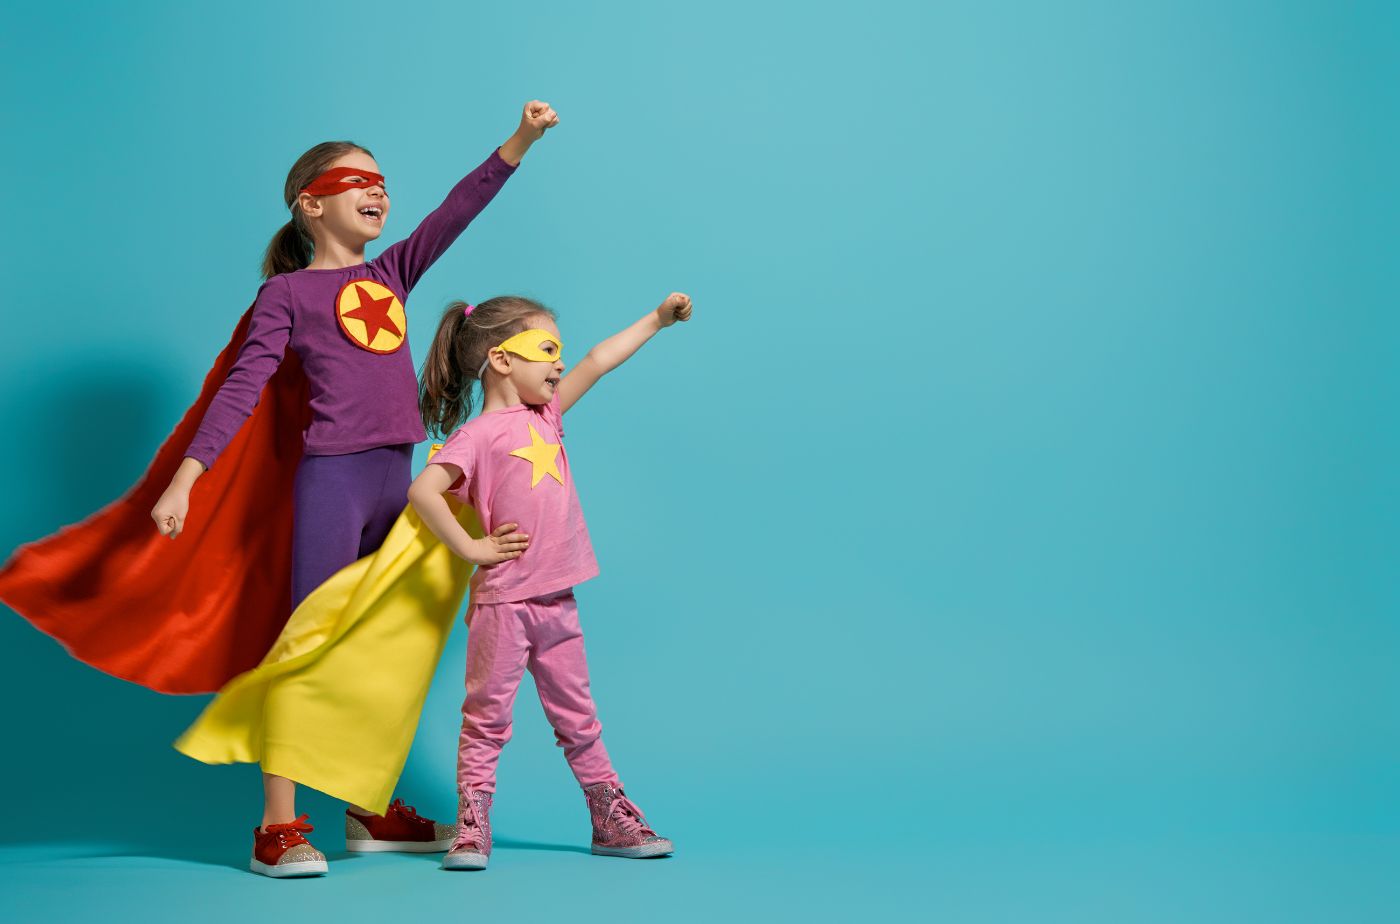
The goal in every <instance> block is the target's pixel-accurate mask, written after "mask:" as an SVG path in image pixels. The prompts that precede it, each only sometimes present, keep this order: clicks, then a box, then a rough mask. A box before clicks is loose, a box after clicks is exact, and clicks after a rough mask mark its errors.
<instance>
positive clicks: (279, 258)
mask: <svg viewBox="0 0 1400 924" xmlns="http://www.w3.org/2000/svg"><path fill="white" fill-rule="evenodd" d="M298 224H299V223H298V221H297V220H296V219H295V218H293V219H292V220H291V221H289V222H287V223H286V224H285V225H283V226H282V227H280V228H278V229H277V233H276V234H274V235H273V236H272V242H271V243H270V244H268V245H267V252H266V253H264V254H263V262H262V274H263V278H264V279H271V278H272V277H273V276H277V275H279V274H281V273H294V272H296V271H297V270H299V269H305V268H306V267H308V266H310V265H311V257H312V253H313V251H312V247H311V241H309V240H308V239H307V237H306V235H305V234H304V233H302V230H301V228H300V227H298Z"/></svg>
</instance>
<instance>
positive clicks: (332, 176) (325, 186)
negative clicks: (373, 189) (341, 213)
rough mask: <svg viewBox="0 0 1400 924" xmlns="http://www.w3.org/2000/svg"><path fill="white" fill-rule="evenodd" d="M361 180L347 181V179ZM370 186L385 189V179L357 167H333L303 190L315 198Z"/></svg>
mask: <svg viewBox="0 0 1400 924" xmlns="http://www.w3.org/2000/svg"><path fill="white" fill-rule="evenodd" d="M352 176H353V177H358V178H359V179H354V180H351V179H347V177H352ZM370 186H378V187H380V188H383V187H384V177H382V176H380V175H379V174H377V173H370V172H369V171H368V170H359V169H356V168H355V167H332V168H331V169H329V170H327V171H326V172H325V173H323V174H321V175H320V176H318V177H316V179H314V180H312V181H311V182H310V183H307V184H306V186H304V187H303V188H302V190H301V191H302V192H304V193H309V194H310V195H313V196H334V195H335V194H336V193H343V192H345V191H346V190H347V189H365V188H367V187H370Z"/></svg>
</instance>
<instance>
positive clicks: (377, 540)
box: [359, 443, 413, 558]
mask: <svg viewBox="0 0 1400 924" xmlns="http://www.w3.org/2000/svg"><path fill="white" fill-rule="evenodd" d="M372 452H373V453H374V464H375V466H376V467H377V469H378V470H377V471H375V470H372V471H371V472H369V474H370V476H371V477H373V478H376V479H378V480H377V481H375V482H374V484H373V485H366V486H365V487H366V488H374V487H377V489H378V494H377V496H376V497H375V499H374V503H373V505H372V508H371V510H370V513H369V516H368V518H367V519H366V521H365V526H364V530H363V531H362V532H361V534H360V549H359V552H360V555H359V557H360V558H364V557H365V556H366V555H370V554H372V553H374V552H377V551H378V550H379V547H380V546H381V545H383V544H384V537H386V536H388V535H389V530H390V529H391V528H393V525H394V521H396V520H397V519H398V518H399V514H401V513H403V508H404V507H405V506H406V505H407V504H408V486H409V485H410V484H412V482H413V444H412V443H405V444H403V445H402V446H384V447H382V448H380V449H375V450H372Z"/></svg>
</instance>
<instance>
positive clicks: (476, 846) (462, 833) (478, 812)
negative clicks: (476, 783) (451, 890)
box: [442, 789, 491, 869]
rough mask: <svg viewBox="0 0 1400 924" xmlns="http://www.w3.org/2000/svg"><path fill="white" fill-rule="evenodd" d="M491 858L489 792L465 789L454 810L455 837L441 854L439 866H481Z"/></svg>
mask: <svg viewBox="0 0 1400 924" xmlns="http://www.w3.org/2000/svg"><path fill="white" fill-rule="evenodd" d="M490 859H491V794H490V793H489V792H483V791H481V790H480V789H469V790H467V791H466V792H465V793H463V795H462V798H461V799H460V807H459V808H458V810H457V839H456V840H454V841H453V842H452V847H451V848H450V849H449V850H448V851H447V856H445V857H443V858H442V868H443V869H485V868H486V863H487V861H489V860H490Z"/></svg>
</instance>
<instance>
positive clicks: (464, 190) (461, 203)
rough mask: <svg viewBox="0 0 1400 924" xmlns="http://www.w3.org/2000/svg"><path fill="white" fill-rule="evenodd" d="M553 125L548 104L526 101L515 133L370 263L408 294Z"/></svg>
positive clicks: (555, 122)
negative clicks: (404, 234) (437, 204)
mask: <svg viewBox="0 0 1400 924" xmlns="http://www.w3.org/2000/svg"><path fill="white" fill-rule="evenodd" d="M558 124H559V116H558V115H557V114H556V113H555V111H554V110H553V109H552V108H550V105H549V104H548V103H542V102H540V101H539V100H531V101H530V102H528V103H526V104H525V109H524V112H523V113H522V114H521V116H520V125H519V127H518V128H516V130H515V133H514V134H513V135H511V136H510V137H509V138H507V139H506V140H505V143H504V144H502V145H501V146H500V148H498V149H497V150H495V151H492V152H491V155H490V156H489V157H487V158H486V160H485V161H483V162H482V164H481V166H479V167H477V168H476V169H475V170H473V171H472V172H471V173H469V174H467V176H466V177H464V178H463V179H462V180H461V182H459V183H458V184H457V185H456V186H454V187H452V190H451V191H450V192H449V193H448V194H447V198H446V199H444V200H443V203H442V205H440V206H438V207H437V208H436V209H434V210H433V211H432V212H430V213H429V214H428V216H427V217H426V218H424V219H423V220H422V221H421V222H419V224H418V227H417V228H415V229H414V230H413V233H412V234H410V235H409V236H408V237H406V238H404V239H403V240H401V241H399V242H398V243H396V244H391V245H390V246H389V247H388V248H386V249H385V251H384V252H383V253H382V254H380V255H379V256H378V257H376V258H375V262H376V264H377V265H378V266H379V267H380V268H381V269H383V270H384V272H385V273H386V274H388V275H389V276H390V278H391V279H397V280H398V281H399V284H400V285H402V286H403V290H404V293H405V294H408V293H409V292H411V291H412V290H413V287H414V286H416V285H418V280H420V279H422V278H423V274H424V273H426V272H427V271H428V268H429V267H431V266H432V265H433V264H434V263H436V262H437V260H438V258H439V257H441V256H442V255H443V254H444V253H446V252H447V248H448V247H451V246H452V244H453V242H454V241H456V240H457V238H458V237H460V236H461V234H462V232H463V231H465V230H466V229H467V226H468V225H470V224H471V223H472V221H473V220H474V219H475V218H476V216H477V215H480V214H481V212H482V210H483V209H485V208H486V206H487V205H489V204H490V203H491V200H492V199H494V198H495V197H496V193H498V192H500V191H501V187H502V186H504V185H505V182H506V180H508V179H510V177H511V175H512V174H513V173H514V172H515V168H516V167H518V166H519V165H520V160H521V158H523V157H524V156H525V152H526V151H528V150H530V146H531V145H533V144H534V143H535V142H536V141H539V140H540V139H541V138H542V137H544V133H545V132H546V131H548V130H549V129H551V128H553V127H554V126H555V125H558Z"/></svg>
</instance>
